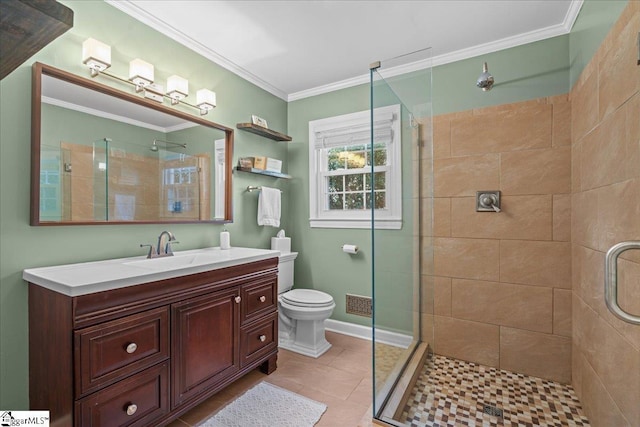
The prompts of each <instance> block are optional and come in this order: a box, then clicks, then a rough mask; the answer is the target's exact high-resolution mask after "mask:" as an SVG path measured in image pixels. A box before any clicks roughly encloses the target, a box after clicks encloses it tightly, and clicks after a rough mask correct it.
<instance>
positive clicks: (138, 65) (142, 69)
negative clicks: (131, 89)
mask: <svg viewBox="0 0 640 427" xmlns="http://www.w3.org/2000/svg"><path fill="white" fill-rule="evenodd" d="M129 80H131V81H132V82H134V83H135V84H137V85H142V86H146V85H148V84H151V83H153V65H151V64H149V63H148V62H145V61H143V60H142V59H139V58H136V59H134V60H133V61H131V62H129Z"/></svg>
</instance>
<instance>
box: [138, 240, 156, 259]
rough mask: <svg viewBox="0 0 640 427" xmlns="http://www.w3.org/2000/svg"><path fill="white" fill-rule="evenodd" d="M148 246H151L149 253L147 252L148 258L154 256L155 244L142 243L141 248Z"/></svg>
mask: <svg viewBox="0 0 640 427" xmlns="http://www.w3.org/2000/svg"><path fill="white" fill-rule="evenodd" d="M146 246H149V253H148V254H147V258H153V245H151V244H146V245H145V244H143V243H140V247H141V248H144V247H146Z"/></svg>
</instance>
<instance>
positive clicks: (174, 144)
mask: <svg viewBox="0 0 640 427" xmlns="http://www.w3.org/2000/svg"><path fill="white" fill-rule="evenodd" d="M158 142H161V143H163V144H166V145H171V146H174V147H181V148H187V144H181V143H179V142H171V141H162V140H160V139H154V140H153V143H152V144H151V147H149V150H151V151H158V150H159V149H160V147H158Z"/></svg>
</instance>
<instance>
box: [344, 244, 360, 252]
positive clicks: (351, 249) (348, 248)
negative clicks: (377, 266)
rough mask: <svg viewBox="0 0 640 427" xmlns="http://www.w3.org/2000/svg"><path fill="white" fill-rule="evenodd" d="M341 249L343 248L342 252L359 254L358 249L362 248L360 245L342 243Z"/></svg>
mask: <svg viewBox="0 0 640 427" xmlns="http://www.w3.org/2000/svg"><path fill="white" fill-rule="evenodd" d="M340 249H342V252H344V253H347V254H357V253H358V251H359V250H360V249H359V248H358V245H347V244H344V245H342V246H341V247H340Z"/></svg>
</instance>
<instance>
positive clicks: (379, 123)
mask: <svg viewBox="0 0 640 427" xmlns="http://www.w3.org/2000/svg"><path fill="white" fill-rule="evenodd" d="M400 113H401V111H400V105H390V106H387V107H380V108H376V109H375V110H374V131H375V132H382V133H390V136H391V138H390V142H389V143H388V144H387V165H386V166H376V167H375V168H374V171H376V172H377V171H381V172H382V171H384V172H387V176H386V201H387V203H386V205H387V207H386V208H385V209H376V212H375V222H376V224H375V228H377V229H394V230H399V229H400V228H402V151H401V141H402V139H401V126H400ZM370 129H371V112H370V111H369V110H366V111H359V112H356V113H350V114H344V115H340V116H334V117H329V118H326V119H319V120H313V121H310V122H309V225H310V226H311V227H312V228H371V209H363V210H353V211H351V210H328V209H326V208H325V201H324V199H323V194H324V193H325V191H324V186H325V185H326V184H325V183H326V180H325V177H326V176H328V175H331V174H332V173H331V172H329V171H327V170H325V165H326V164H327V159H326V148H325V147H323V142H322V141H323V140H324V138H325V137H331V136H334V137H335V136H338V135H339V136H345V137H348V136H349V135H354V136H356V135H357V136H359V137H362V136H364V135H366V140H365V141H363V142H362V144H368V143H369V140H370V135H371V134H370V132H371V130H370ZM367 132H368V133H367ZM345 145H346V144H345ZM367 169H368V172H370V169H369V167H367ZM348 171H349V170H346V171H340V173H339V174H340V175H344V174H345V172H347V173H348ZM358 171H360V173H362V172H361V170H358Z"/></svg>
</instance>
